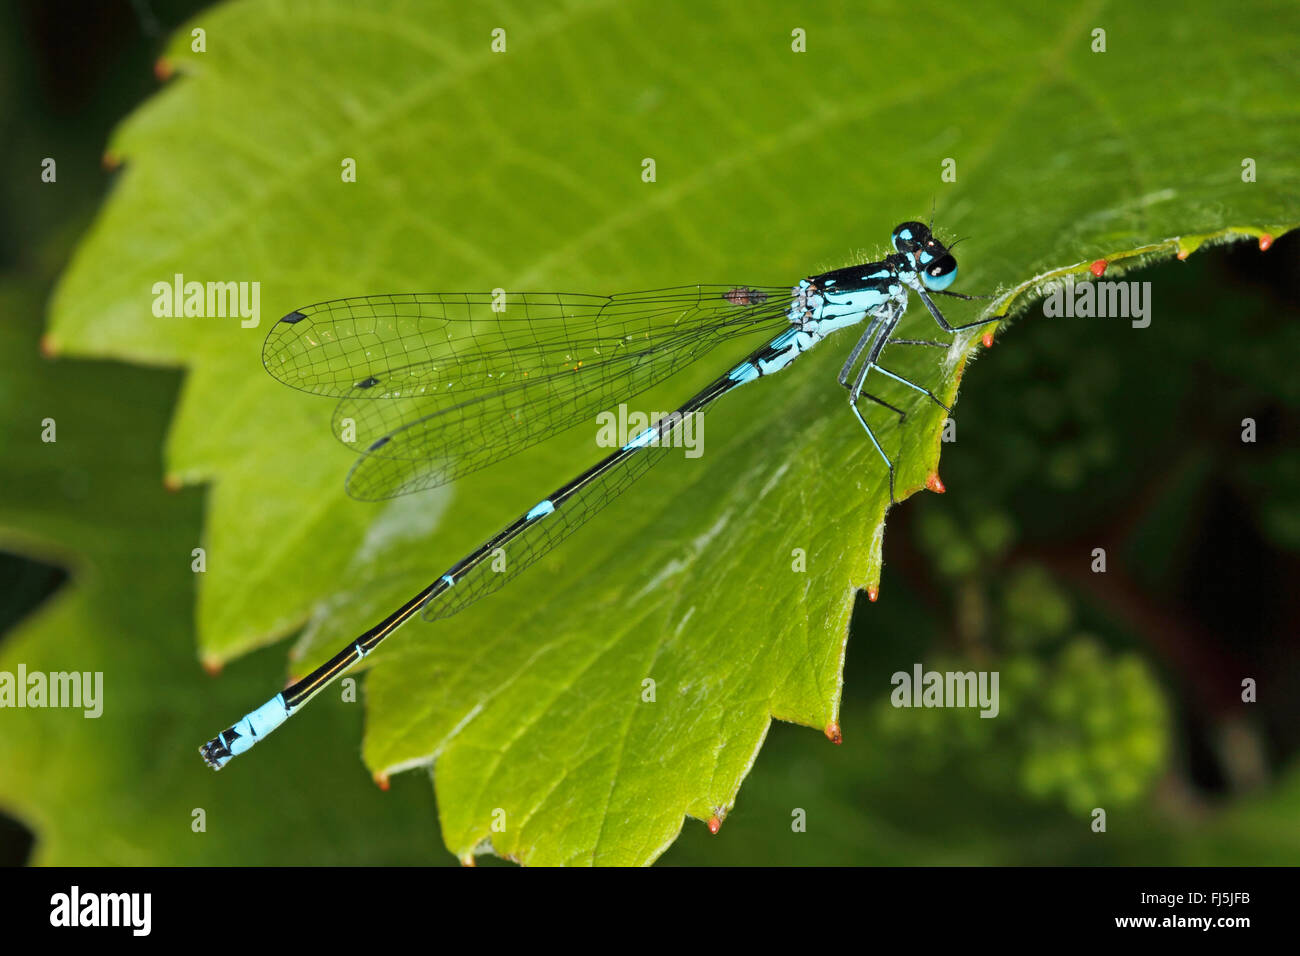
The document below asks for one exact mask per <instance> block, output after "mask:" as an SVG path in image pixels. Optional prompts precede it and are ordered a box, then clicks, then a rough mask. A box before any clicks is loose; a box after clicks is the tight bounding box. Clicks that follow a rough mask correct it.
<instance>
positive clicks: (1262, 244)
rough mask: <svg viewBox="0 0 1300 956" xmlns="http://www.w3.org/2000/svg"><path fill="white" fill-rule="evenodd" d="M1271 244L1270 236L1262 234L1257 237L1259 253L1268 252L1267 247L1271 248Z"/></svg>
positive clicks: (1271, 238)
mask: <svg viewBox="0 0 1300 956" xmlns="http://www.w3.org/2000/svg"><path fill="white" fill-rule="evenodd" d="M1272 244H1273V237H1272V236H1270V235H1269V234H1268V233H1264V235H1262V236H1260V237H1259V251H1260V252H1268V247H1269V246H1271V245H1272Z"/></svg>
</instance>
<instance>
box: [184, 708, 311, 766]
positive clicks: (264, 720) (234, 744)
mask: <svg viewBox="0 0 1300 956" xmlns="http://www.w3.org/2000/svg"><path fill="white" fill-rule="evenodd" d="M288 717H289V705H288V704H287V703H286V702H285V699H284V694H276V695H275V696H274V697H272V698H271V699H270V700H268V701H267V702H266V703H265V704H263V705H262V706H261V707H259V708H257V710H255V711H253V712H252V713H250V714H246V715H245V716H244V717H243V718H241V719H240V720H238V721H236V722H235V724H234V726H233V727H230V728H228V729H226V730H223V731H222V732H221V733H220V734H218V735H217V736H216V737H214V738H212V739H211V740H209V741H208V742H207V743H206V744H204V745H203V746H202V747H200V748H199V752H200V753H201V754H203V759H204V760H206V761H207V762H208V766H210V767H212V768H213V769H216V770H220V769H221V768H222V767H224V766H225V765H226V764H227V763H229V762H230V758H231V757H238V756H239V755H240V754H242V753H244V752H245V751H246V750H252V749H253V745H254V744H255V743H257V742H258V741H259V740H261V739H262V738H263V737H265V736H266V735H267V734H269V733H271V731H273V730H275V728H277V727H279V726H280V725H281V724H282V723H284V722H285V720H287V719H288Z"/></svg>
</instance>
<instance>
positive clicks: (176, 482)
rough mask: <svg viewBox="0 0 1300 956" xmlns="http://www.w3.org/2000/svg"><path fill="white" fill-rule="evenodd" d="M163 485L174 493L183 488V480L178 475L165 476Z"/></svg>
mask: <svg viewBox="0 0 1300 956" xmlns="http://www.w3.org/2000/svg"><path fill="white" fill-rule="evenodd" d="M163 487H164V488H165V489H167V490H168V491H170V492H171V493H172V494H176V492H178V491H180V490H181V480H180V478H178V477H177V476H176V475H165V476H163Z"/></svg>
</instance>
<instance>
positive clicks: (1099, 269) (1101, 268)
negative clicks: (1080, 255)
mask: <svg viewBox="0 0 1300 956" xmlns="http://www.w3.org/2000/svg"><path fill="white" fill-rule="evenodd" d="M1108 265H1110V263H1109V262H1107V261H1106V260H1105V259H1098V260H1097V261H1096V262H1094V263H1093V264H1092V265H1090V266H1088V271H1089V272H1091V273H1092V274H1093V275H1095V276H1096V277H1097V278H1098V279H1100V278H1101V275H1102V273H1103V272H1105V271H1106V266H1108Z"/></svg>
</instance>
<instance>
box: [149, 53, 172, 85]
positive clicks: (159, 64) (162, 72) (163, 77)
mask: <svg viewBox="0 0 1300 956" xmlns="http://www.w3.org/2000/svg"><path fill="white" fill-rule="evenodd" d="M175 74H176V69H175V67H173V66H172V65H171V64H170V63H168V62H167V58H166V57H162V56H160V57H158V59H156V60H154V61H153V75H154V76H156V77H157V78H158V82H160V83H166V82H167V81H168V80H170V79H171V78H172V77H173V76H174V75H175Z"/></svg>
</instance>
